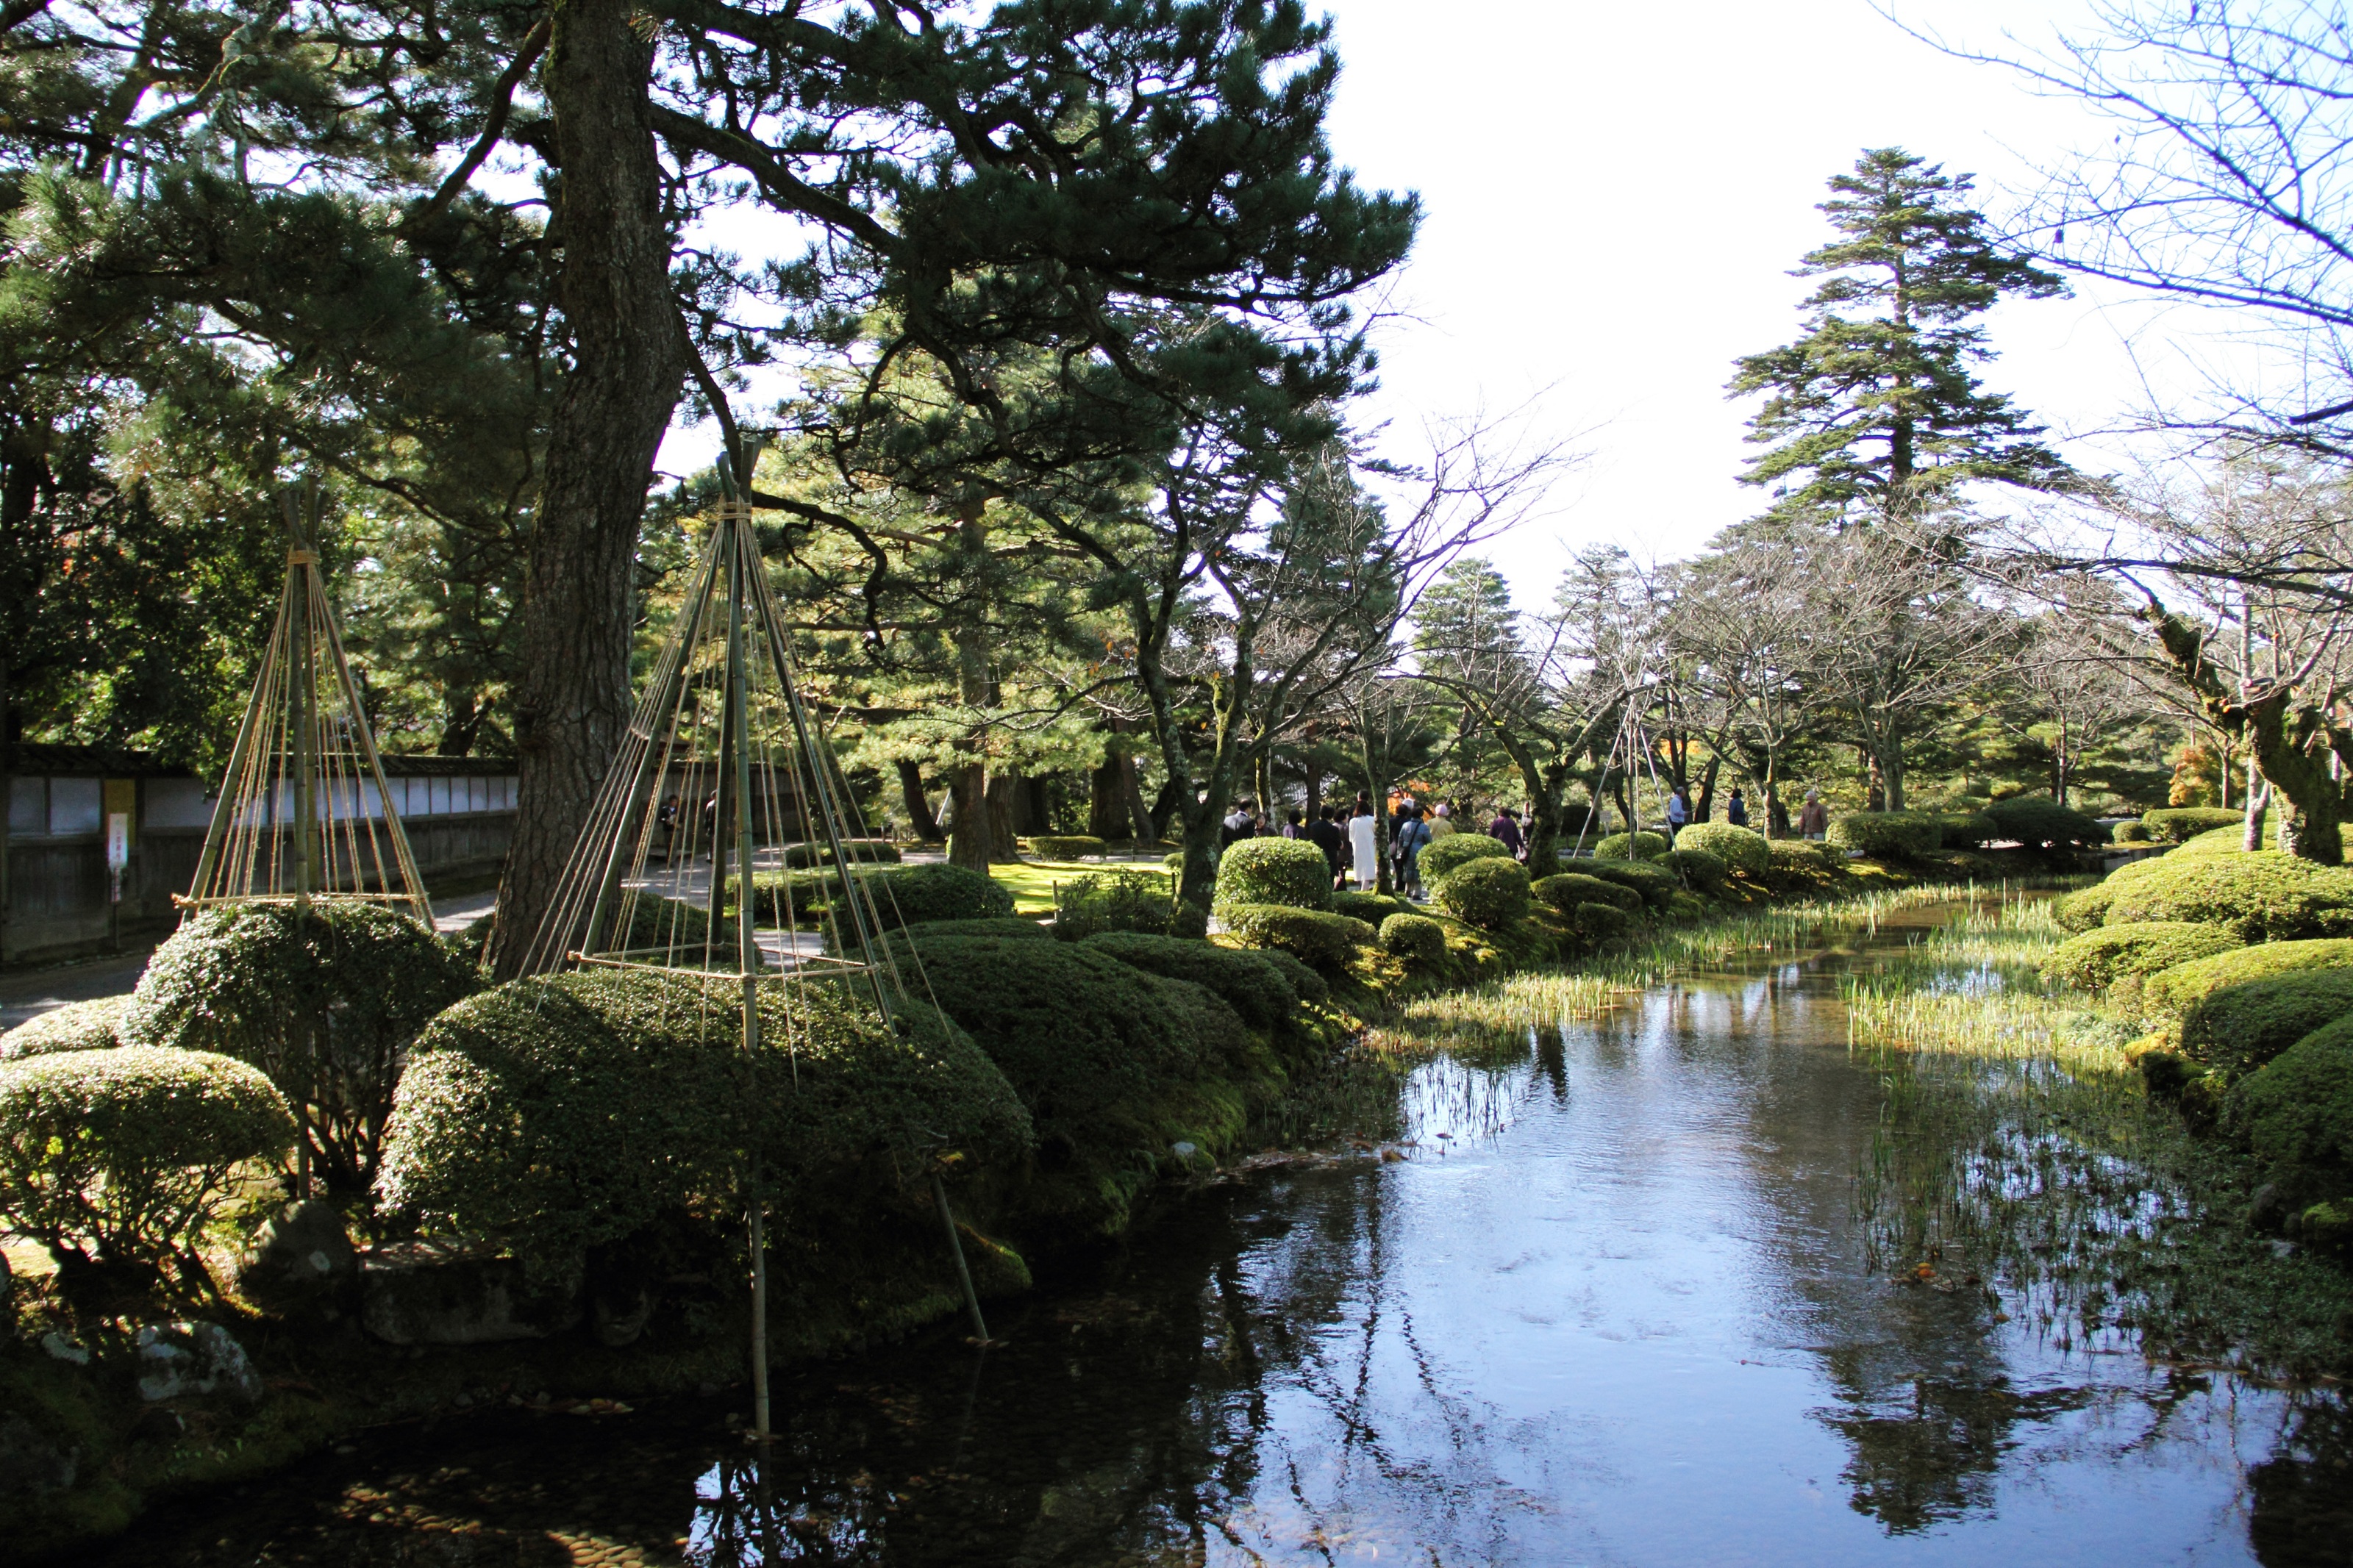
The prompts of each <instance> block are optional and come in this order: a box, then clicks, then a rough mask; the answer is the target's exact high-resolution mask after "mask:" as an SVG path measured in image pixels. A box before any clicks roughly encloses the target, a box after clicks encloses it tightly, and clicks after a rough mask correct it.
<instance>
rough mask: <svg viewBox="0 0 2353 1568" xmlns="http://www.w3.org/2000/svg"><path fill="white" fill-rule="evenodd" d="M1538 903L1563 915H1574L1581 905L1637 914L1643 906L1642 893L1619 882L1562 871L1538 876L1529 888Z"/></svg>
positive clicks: (1578, 872)
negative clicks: (1549, 875)
mask: <svg viewBox="0 0 2353 1568" xmlns="http://www.w3.org/2000/svg"><path fill="white" fill-rule="evenodd" d="M1529 891H1530V892H1531V893H1532V894H1534V895H1535V900H1536V902H1538V903H1540V904H1542V905H1544V906H1545V907H1546V909H1549V910H1554V911H1556V912H1557V913H1559V914H1561V915H1564V916H1573V915H1575V914H1576V912H1577V905H1579V904H1608V905H1609V906H1611V907H1612V908H1614V909H1620V910H1625V911H1626V912H1627V913H1629V914H1634V913H1638V912H1639V911H1640V910H1641V908H1642V902H1643V900H1642V895H1641V893H1639V892H1637V891H1635V890H1634V889H1632V888H1630V887H1627V886H1626V885H1625V884H1623V883H1620V882H1611V881H1606V880H1604V879H1601V878H1599V877H1588V876H1587V875H1585V874H1584V873H1583V872H1581V871H1562V872H1560V873H1558V874H1557V875H1556V876H1551V877H1543V878H1539V879H1537V880H1536V882H1535V885H1534V886H1533V887H1531V888H1530V889H1529Z"/></svg>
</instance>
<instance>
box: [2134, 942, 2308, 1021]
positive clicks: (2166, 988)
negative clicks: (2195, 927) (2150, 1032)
mask: <svg viewBox="0 0 2353 1568" xmlns="http://www.w3.org/2000/svg"><path fill="white" fill-rule="evenodd" d="M2348 964H2353V941H2347V940H2345V939H2343V938H2328V939H2324V940H2319V941H2314V942H2262V943H2259V944H2257V945H2256V946H2253V947H2242V948H2233V949H2232V950H2231V951H2230V952H2218V953H2216V954H2214V955H2213V956H2212V957H2211V958H2200V959H2193V960H2191V961H2190V962H2189V963H2179V964H2176V965H2174V966H2173V967H2172V968H2171V969H2166V970H2160V971H2158V973H2155V974H2152V975H2150V976H2149V977H2148V978H2147V981H2145V982H2143V984H2142V986H2141V998H2142V1000H2143V1001H2144V1002H2146V1003H2147V1005H2149V1006H2150V1007H2152V1008H2154V1009H2156V1010H2157V1011H2158V1012H2162V1013H2182V1012H2187V1011H2188V1010H2189V1008H2190V1007H2191V1006H2193V1005H2196V1004H2197V1003H2198V1002H2200V1000H2202V999H2203V998H2205V997H2207V996H2210V995H2211V994H2214V993H2215V992H2217V991H2220V990H2221V989H2222V988H2223V987H2224V986H2228V985H2244V984H2247V983H2248V982H2249V981H2253V980H2264V979H2268V978H2270V977H2271V976H2272V975H2274V974H2285V973H2290V972H2291V971H2294V970H2299V969H2339V968H2343V967H2344V966H2346V965H2348Z"/></svg>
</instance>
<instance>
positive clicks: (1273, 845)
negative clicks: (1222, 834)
mask: <svg viewBox="0 0 2353 1568" xmlns="http://www.w3.org/2000/svg"><path fill="white" fill-rule="evenodd" d="M1228 904H1282V905H1286V906H1288V907H1290V908H1292V909H1294V910H1328V909H1330V908H1331V907H1332V867H1331V863H1330V862H1329V861H1327V860H1325V859H1324V851H1323V850H1321V849H1318V848H1317V847H1315V846H1314V844H1312V843H1310V842H1309V841H1308V840H1306V839H1304V838H1245V839H1242V840H1241V841H1240V842H1239V843H1236V844H1232V845H1229V846H1228V847H1227V848H1226V851H1225V853H1224V854H1223V855H1222V856H1220V857H1219V860H1218V889H1217V907H1218V908H1219V909H1223V908H1224V907H1225V906H1226V905H1228Z"/></svg>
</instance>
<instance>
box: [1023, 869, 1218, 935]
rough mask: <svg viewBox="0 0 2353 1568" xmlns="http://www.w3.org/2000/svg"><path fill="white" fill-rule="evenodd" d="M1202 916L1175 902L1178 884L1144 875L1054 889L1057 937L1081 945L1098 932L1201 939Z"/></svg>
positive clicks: (1121, 874) (1120, 874)
mask: <svg viewBox="0 0 2353 1568" xmlns="http://www.w3.org/2000/svg"><path fill="white" fill-rule="evenodd" d="M1193 925H1199V926H1201V927H1202V929H1203V930H1207V929H1208V921H1206V920H1204V919H1203V918H1202V915H1201V912H1200V910H1198V909H1196V908H1195V907H1194V906H1192V905H1190V904H1187V903H1186V902H1184V901H1183V900H1180V899H1178V898H1177V897H1176V883H1175V882H1174V881H1172V880H1171V879H1168V878H1166V877H1155V876H1152V875H1150V874H1149V873H1145V872H1139V871H1117V872H1107V873H1103V874H1102V875H1098V876H1088V877H1080V878H1078V879H1075V880H1072V881H1068V882H1062V883H1059V884H1057V885H1056V887H1055V889H1054V934H1055V935H1056V936H1058V937H1060V939H1061V940H1062V941H1064V942H1083V941H1085V940H1086V939H1087V938H1088V937H1091V936H1093V935H1095V934H1096V933H1097V932H1099V931H1145V932H1148V933H1150V934H1152V935H1155V936H1199V935H1200V934H1201V932H1200V931H1192V930H1188V929H1186V928H1187V927H1190V926H1193Z"/></svg>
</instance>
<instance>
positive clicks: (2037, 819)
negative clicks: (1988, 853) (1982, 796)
mask: <svg viewBox="0 0 2353 1568" xmlns="http://www.w3.org/2000/svg"><path fill="white" fill-rule="evenodd" d="M1985 814H1986V815H1987V816H1990V817H1991V818H1993V820H1994V824H1995V826H1998V827H2000V829H2001V832H2000V837H2004V838H2015V839H2016V840H2018V842H2020V843H2021V844H2023V845H2025V846H2026V847H2029V848H2031V849H2066V848H2086V847H2090V846H2092V845H2094V844H2105V843H2106V842H2107V841H2108V830H2107V829H2106V828H2105V826H2101V824H2100V823H2099V822H2098V821H2097V820H2095V819H2094V818H2092V817H2089V816H2084V814H2083V813H2082V812H2080V811H2077V810H2076V809H2074V808H2073V806H2066V805H2060V804H2059V803H2058V802H2057V801H2055V800H2052V799H2051V798H2049V797H2048V796H2046V795H2012V796H2011V797H2010V799H2008V800H1998V801H1995V802H1994V803H1993V804H1992V805H1989V806H1988V807H1986V812H1985Z"/></svg>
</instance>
